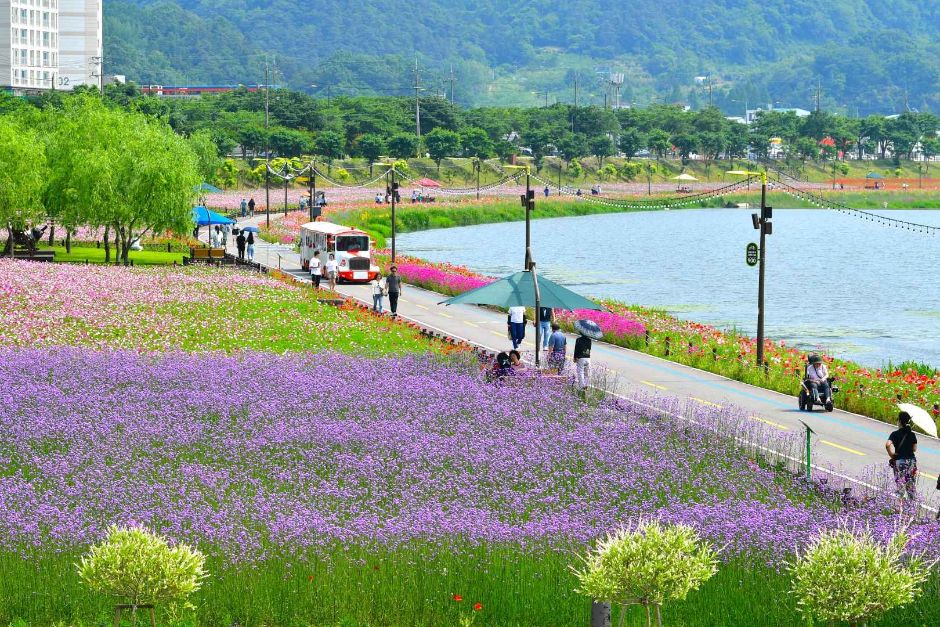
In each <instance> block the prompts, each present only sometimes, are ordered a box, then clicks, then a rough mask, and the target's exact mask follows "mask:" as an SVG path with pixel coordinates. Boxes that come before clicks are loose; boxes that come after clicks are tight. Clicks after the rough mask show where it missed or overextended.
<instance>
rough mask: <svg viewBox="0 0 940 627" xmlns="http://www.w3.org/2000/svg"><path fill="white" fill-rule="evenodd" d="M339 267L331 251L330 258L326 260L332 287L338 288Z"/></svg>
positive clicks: (328, 277) (327, 276) (327, 274)
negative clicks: (337, 273) (337, 274)
mask: <svg viewBox="0 0 940 627" xmlns="http://www.w3.org/2000/svg"><path fill="white" fill-rule="evenodd" d="M338 269H339V265H338V264H337V263H336V257H335V256H334V255H333V253H330V256H329V258H328V259H327V260H326V278H327V280H328V281H329V282H330V289H331V290H335V289H336V272H337V270H338Z"/></svg>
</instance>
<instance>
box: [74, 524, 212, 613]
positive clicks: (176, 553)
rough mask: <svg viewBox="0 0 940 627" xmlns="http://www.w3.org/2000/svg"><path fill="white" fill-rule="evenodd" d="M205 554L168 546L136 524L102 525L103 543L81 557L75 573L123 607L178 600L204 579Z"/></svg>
mask: <svg viewBox="0 0 940 627" xmlns="http://www.w3.org/2000/svg"><path fill="white" fill-rule="evenodd" d="M205 561H206V558H205V556H204V555H203V554H202V553H200V552H199V551H197V550H195V549H192V548H190V547H189V546H187V545H185V544H180V545H177V546H175V547H171V546H170V545H169V544H168V543H167V541H166V539H164V538H163V537H161V536H159V535H157V534H155V533H153V532H151V531H149V530H148V529H144V528H142V527H117V526H112V527H111V528H110V529H108V536H107V538H106V539H105V540H104V542H102V543H100V544H97V545H95V546H93V547H92V548H91V550H90V551H89V552H88V553H87V554H86V555H85V556H83V557H82V560H81V562H80V563H79V564H78V576H79V577H80V578H81V579H82V581H84V582H85V584H87V585H88V587H89V588H91V589H92V590H94V591H95V592H100V593H101V594H106V595H108V596H111V597H115V598H117V599H122V600H126V602H127V603H128V604H129V605H134V606H138V605H152V604H156V603H159V602H161V601H171V602H176V601H184V600H185V599H186V597H188V596H189V595H190V594H192V593H193V592H195V591H196V590H198V589H199V587H200V586H201V585H202V580H203V579H205V577H206V573H205V569H204V567H205Z"/></svg>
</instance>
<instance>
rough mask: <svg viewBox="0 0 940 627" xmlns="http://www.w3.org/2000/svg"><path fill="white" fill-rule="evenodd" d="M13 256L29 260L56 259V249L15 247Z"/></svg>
mask: <svg viewBox="0 0 940 627" xmlns="http://www.w3.org/2000/svg"><path fill="white" fill-rule="evenodd" d="M13 256H14V257H15V258H17V259H27V260H29V261H55V251H52V250H33V251H31V250H29V249H28V248H20V247H15V248H14V249H13Z"/></svg>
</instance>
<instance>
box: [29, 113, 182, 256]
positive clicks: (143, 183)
mask: <svg viewBox="0 0 940 627" xmlns="http://www.w3.org/2000/svg"><path fill="white" fill-rule="evenodd" d="M51 115H53V116H56V117H55V120H54V122H53V123H52V124H51V126H52V127H53V128H54V132H53V133H51V136H50V140H49V145H48V153H49V155H50V163H51V164H52V167H51V174H50V178H49V183H48V185H47V187H46V194H45V197H46V202H47V204H49V206H50V207H52V208H54V212H55V214H56V215H58V216H60V217H61V219H62V220H63V221H65V222H66V223H67V224H73V225H78V224H84V225H88V226H91V227H93V228H101V227H103V228H104V232H105V236H104V239H105V256H106V259H108V260H110V245H109V241H110V237H111V236H112V235H113V237H114V240H115V242H116V244H117V248H118V257H119V258H120V259H121V260H122V261H123V262H124V263H125V264H126V263H128V262H129V259H128V256H129V252H130V247H131V245H132V244H133V243H134V242H135V241H136V240H138V239H142V238H143V237H145V236H146V235H148V234H150V233H161V232H164V231H167V230H169V231H174V232H177V233H184V232H187V231H189V230H190V229H191V228H192V200H193V197H194V193H195V192H194V190H195V188H196V186H197V185H198V184H199V171H198V165H197V157H196V155H195V153H194V152H193V150H192V147H191V146H190V145H189V144H188V142H187V141H186V140H185V139H183V138H181V137H179V136H178V135H176V134H175V133H174V132H173V131H172V129H170V127H169V126H167V125H166V124H165V123H164V122H161V121H159V120H152V119H148V118H147V117H145V116H143V115H141V114H137V113H127V112H123V111H120V110H116V109H110V108H108V107H106V106H105V105H104V104H102V103H101V101H100V100H99V99H97V98H94V97H84V98H80V99H76V100H75V101H74V102H73V103H70V105H69V106H67V107H66V109H65V110H64V111H62V112H58V113H52V114H51Z"/></svg>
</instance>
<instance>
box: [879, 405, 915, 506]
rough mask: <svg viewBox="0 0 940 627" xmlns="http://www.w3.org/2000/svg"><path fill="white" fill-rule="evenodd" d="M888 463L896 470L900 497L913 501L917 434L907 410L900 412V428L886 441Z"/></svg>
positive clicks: (895, 475)
mask: <svg viewBox="0 0 940 627" xmlns="http://www.w3.org/2000/svg"><path fill="white" fill-rule="evenodd" d="M885 450H886V451H887V452H888V465H889V466H891V470H893V471H894V483H895V485H896V486H897V494H898V498H899V499H900V500H901V501H902V502H903V501H904V500H905V499H908V500H911V501H913V500H914V498H915V496H916V491H917V457H916V456H915V455H914V454H915V453H916V452H917V434H916V433H914V431H913V429H912V428H911V415H910V414H909V413H907V412H906V411H902V412H901V413H899V414H898V429H897V430H896V431H893V432H892V433H891V435H889V436H888V441H887V442H885Z"/></svg>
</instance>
